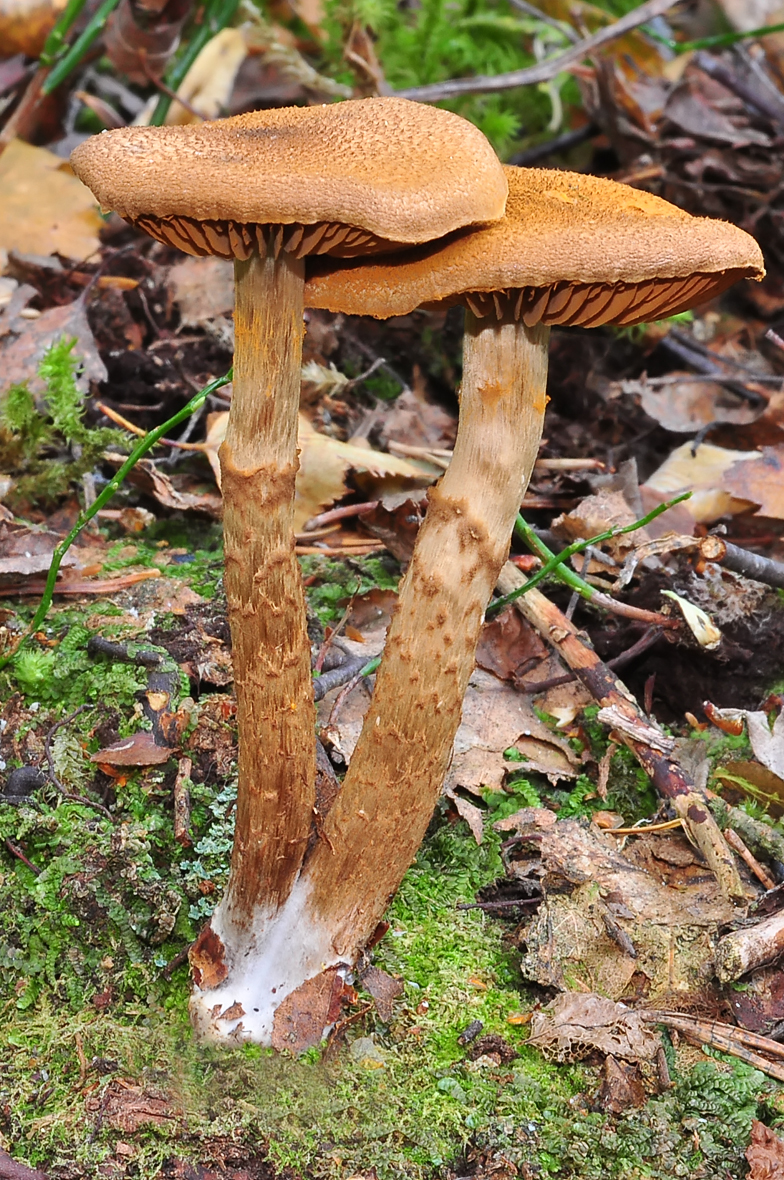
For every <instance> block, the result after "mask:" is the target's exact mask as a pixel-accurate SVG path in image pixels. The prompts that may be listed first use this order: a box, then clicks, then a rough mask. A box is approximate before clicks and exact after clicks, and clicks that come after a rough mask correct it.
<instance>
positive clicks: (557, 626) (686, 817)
mask: <svg viewBox="0 0 784 1180" xmlns="http://www.w3.org/2000/svg"><path fill="white" fill-rule="evenodd" d="M524 585H525V578H524V577H523V575H522V574H521V573H520V571H519V570H518V569H517V568H516V567H515V566H513V565H512V564H511V562H507V563H506V565H505V566H504V568H503V570H502V571H501V576H500V578H499V580H498V589H499V590H501V592H502V593H509V592H510V591H512V590H515V589H519V588H521V587H522V586H524ZM516 606H517V609H518V610H519V611H520V613H521V614H522V615H523V616H524V617H525V618H526V619H527V620H528V622H529V623H531V624H532V625H533V626H534V627H535V628H536V630H537V631H538V632H539V634H540V635H541V636H542V637H543V638H544V639H546V640H547V641H548V642H549V643H551V644H552V645H553V647H554V648H555V649H556V651H557V652H558V654H559V655H560V656H561V658H562V659H563V660H564V661H565V663H566V664H567V665H568V666H569V667H570V668H571V669H572V671H574V672H576V673H577V676H578V678H579V679H580V680H581V681H582V683H583V684H584V685H585V687H586V688H587V689H588V691H589V692H590V693H591V695H592V696H593V697H594V698H595V699H596V700H597V701H598V702H599V704H600V705H601V706H602V712H600V714H599V720H600V721H604V722H605V724H609V725H611V726H612V728H613V729H614V730H615V732H616V734H617V737H616V741H617V740H620V741H622V742H623V744H624V745H625V746H627V747H628V749H630V750H631V751H632V753H633V754H634V756H635V757H636V759H637V761H638V762H639V763H640V765H641V766H642V768H643V770H645V772H646V774H648V775H649V776H650V778H651V780H652V782H653V784H654V786H655V787H656V790H657V791H658V793H659V794H660V795H661V796H662V797H663V798H665V799H667V800H668V802H669V803H671V805H672V806H673V808H674V810H675V813H676V815H677V816H678V817H679V818H680V819H682V820H683V823H684V827H685V829H686V831H687V833H688V835H689V837H690V839H691V840H692V841H693V842H694V844H695V845H696V846H697V847H698V848H699V850H700V851H701V852H702V854H703V856H704V857H705V859H706V861H707V862H708V866H709V867H710V869H711V871H712V872H713V874H714V875H715V877H716V879H717V881H718V883H719V887H720V888H721V891H722V893H723V894H724V895H725V896H727V897H730V898H733V899H735V898H737V899H743V897H744V892H743V885H742V884H741V880H740V877H739V875H738V870H737V868H736V865H735V862H734V860H733V857H732V853H731V852H730V850H729V848H728V847H727V842H726V841H725V839H724V837H723V836H722V834H721V831H720V830H719V827H718V825H717V823H716V821H715V820H714V818H713V816H712V815H711V813H710V811H709V810H708V806H707V803H706V801H705V798H704V797H703V796H702V795H701V794H700V793H699V792H698V791H697V789H696V787H695V786H694V783H693V782H692V781H691V779H690V778H689V777H688V775H687V774H686V772H685V771H684V770H683V768H682V767H681V766H679V765H678V763H677V762H676V761H675V759H674V756H673V755H674V749H675V742H674V739H673V738H671V737H669V735H668V734H665V733H664V732H663V731H662V730H661V729H659V727H658V725H657V724H656V723H655V722H654V721H652V720H650V719H649V718H648V717H646V716H645V714H644V713H643V711H642V709H641V708H640V706H639V705H638V704H637V701H636V700H635V699H634V697H633V696H632V694H631V693H630V692H629V690H628V689H627V687H626V685H625V684H623V682H622V681H621V680H619V679H618V677H617V676H615V675H614V673H613V672H612V670H611V669H610V668H608V667H607V665H606V664H604V663H603V662H602V661H601V660H600V659H599V657H598V655H597V654H596V652H595V651H593V649H592V648H590V647H589V646H588V645H587V643H586V642H585V640H584V639H583V638H582V637H581V636H580V634H579V632H578V630H577V628H576V627H575V626H574V624H572V623H570V622H569V620H568V619H567V618H565V616H564V615H563V613H562V612H561V611H560V610H559V609H558V607H557V606H555V605H554V604H553V603H551V602H550V601H549V600H548V599H547V598H545V597H544V595H543V594H540V592H539V591H538V590H531V591H530V592H529V593H528V594H524V595H523V596H522V597H520V598H518V599H517V600H516Z"/></svg>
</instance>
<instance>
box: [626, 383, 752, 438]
mask: <svg viewBox="0 0 784 1180" xmlns="http://www.w3.org/2000/svg"><path fill="white" fill-rule="evenodd" d="M670 376H672V377H677V376H679V374H678V373H672V374H670ZM688 376H689V374H687V373H684V374H683V377H684V380H683V381H674V382H672V384H667V385H658V386H657V385H651V384H649V383H648V382H647V381H645V380H641V381H623V382H621V383H620V385H621V387H622V389H623V392H624V393H627V394H628V393H632V394H636V395H637V396H638V397H639V398H640V405H641V406H642V408H643V410H645V413H646V414H648V416H649V417H651V418H653V419H654V420H655V421H656V422H658V423H659V424H660V425H661V426H663V427H664V429H665V430H671V431H673V433H676V434H678V433H683V434H694V433H695V431H697V430H701V429H702V427H703V426H709V425H710V424H711V423H713V422H729V423H731V424H733V425H736V426H746V425H748V424H749V423H750V422H756V421H757V419H758V418H761V417H762V415H763V414H764V413H765V407H764V406H752V405H751V404H750V402H748V401H746V400H745V399H743V398H742V397H739V395H738V394H736V393H733V392H732V390H731V389H728V388H727V387H726V386H725V385H718V384H717V383H716V382H715V381H694V380H685V378H686V377H688Z"/></svg>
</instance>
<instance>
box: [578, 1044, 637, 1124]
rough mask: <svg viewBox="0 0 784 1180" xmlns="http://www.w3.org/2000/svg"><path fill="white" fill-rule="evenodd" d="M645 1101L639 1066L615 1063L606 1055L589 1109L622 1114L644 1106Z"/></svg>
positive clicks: (620, 1062) (611, 1057)
mask: <svg viewBox="0 0 784 1180" xmlns="http://www.w3.org/2000/svg"><path fill="white" fill-rule="evenodd" d="M647 1101H648V1096H647V1094H646V1093H645V1086H644V1085H643V1081H642V1075H641V1073H640V1068H639V1066H638V1065H637V1064H636V1063H629V1062H624V1061H617V1060H616V1059H615V1058H614V1057H613V1056H612V1055H611V1054H608V1056H607V1057H605V1059H604V1077H603V1078H602V1084H601V1086H600V1087H599V1090H598V1092H597V1094H596V1097H595V1098H594V1100H593V1102H592V1103H591V1109H592V1110H601V1111H604V1112H605V1113H606V1114H623V1112H624V1111H625V1110H629V1109H634V1108H635V1107H640V1106H645V1103H646V1102H647Z"/></svg>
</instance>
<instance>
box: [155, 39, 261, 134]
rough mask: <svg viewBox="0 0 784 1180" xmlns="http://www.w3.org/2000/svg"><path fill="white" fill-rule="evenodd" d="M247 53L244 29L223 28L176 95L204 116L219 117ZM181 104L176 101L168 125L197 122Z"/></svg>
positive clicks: (226, 105) (172, 106)
mask: <svg viewBox="0 0 784 1180" xmlns="http://www.w3.org/2000/svg"><path fill="white" fill-rule="evenodd" d="M247 55H248V47H247V44H246V41H245V37H244V35H243V31H242V29H234V28H226V29H221V31H220V32H219V33H216V34H215V36H214V37H211V38H210V40H209V41H208V42H207V44H206V45H205V46H204V48H203V49H202V50H201V52H200V53H199V55H198V57H197V58H196V60H195V61H194V63H193V65H192V66H191V68H190V69H189V70H188V72H187V74H186V75H185V77H184V78H183V80H182V82H181V83H180V85H179V86H178V87H177V94H178V95H179V97H180V98H184V99H185V101H186V102H187V103H189V104H190V105H191V106H192V107H194V108H195V109H196V110H197V111H198V112H199V114H200V115H202V116H203V117H204V118H205V119H217V118H218V116H219V115H220V114H221V113H222V112H223V111H225V110H226V109H227V107H228V105H229V99H230V98H231V92H232V89H233V87H234V79H235V78H236V77H237V71H238V70H239V68H240V66H241V65H242V63H243V61H244V60H245V58H246V57H247ZM198 122H199V119H198V118H197V116H196V115H194V114H193V113H192V112H191V111H189V110H187V109H186V108H185V107H184V106H183V105H182V104H181V103H178V102H173V103H172V105H171V107H170V108H169V113H168V114H167V116H166V125H167V126H171V125H174V124H183V123H198Z"/></svg>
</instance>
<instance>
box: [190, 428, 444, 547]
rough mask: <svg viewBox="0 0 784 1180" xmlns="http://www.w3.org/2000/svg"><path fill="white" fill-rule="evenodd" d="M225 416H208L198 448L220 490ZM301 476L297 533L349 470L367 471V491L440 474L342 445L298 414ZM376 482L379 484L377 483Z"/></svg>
mask: <svg viewBox="0 0 784 1180" xmlns="http://www.w3.org/2000/svg"><path fill="white" fill-rule="evenodd" d="M228 421H229V414H228V411H227V410H224V411H222V412H220V413H217V414H211V415H210V417H209V418H208V420H207V437H206V439H205V441H204V442H203V443H198V444H196V448H195V449H198V450H202V451H204V453H205V455H206V456H207V458H208V459H209V461H210V465H211V467H212V469H213V472H214V473H215V478H216V481H218V485H219V486H220V465H219V462H218V448H219V447H220V445H221V443H222V442H223V440H224V438H225V437H226V427H227V425H228ZM298 441H299V452H300V453H299V472H298V473H297V483H296V493H295V501H294V531H295V532H301V531H302V529H303V528H304V526H305V523H306V522H307V521H308V520H310V518H311V517H312V516H316V515H317V513H319V512H321V511H322V510H323V509H324V508H326V507H327V506H328V505H329V504H334V502H335V500H339V499H340V498H341V497H342V496H344V495H345V493H346V491H347V488H346V476H347V475H348V474H349V472H350V471H351V472H366V473H367V475H368V477H369V478H370V480H371V481H372V487H371V488H370V491H368V485H367V482H366V483H365V485H364V486H365V491H366V494H367V496H368V499H371V498H375V497H374V496H373V495H372V494H371V493H372V492H373V491H374V490H375V491H376V492H380V490H381V488H385V489H390V488H411V487H424V486H426V485H427V484H429V483H432V482H433V480H434V479H436V478H437V476H438V475H440V474H441V473H440V472H436V469H435V468H432V467H430V466H429V465H428V464H427V463H416V462H414V461H413V460H411V459H400V458H398V456H397V455H388V454H387V453H386V452H385V451H374V450H372V449H371V448H370V447H360V446H357V445H356V444H355V443H344V442H340V440H339V439H336V438H330V437H329V435H326V434H319V433H318V431H316V430H314V429H313V427H312V426H311V424H310V422H308V420H307V418H306V417H305V416H304V414H300V416H299V428H298ZM377 481H380V484H379V483H378V482H377Z"/></svg>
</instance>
